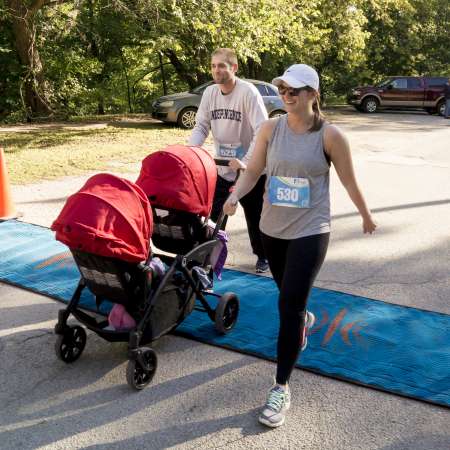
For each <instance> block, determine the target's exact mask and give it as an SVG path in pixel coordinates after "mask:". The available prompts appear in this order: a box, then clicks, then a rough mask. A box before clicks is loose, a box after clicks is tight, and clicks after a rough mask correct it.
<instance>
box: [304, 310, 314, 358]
mask: <svg viewBox="0 0 450 450" xmlns="http://www.w3.org/2000/svg"><path fill="white" fill-rule="evenodd" d="M315 321H316V318H315V317H314V314H313V313H312V312H309V311H306V314H305V327H304V328H303V339H302V351H303V350H305V348H306V346H307V345H308V336H306V333H307V332H308V330H309V329H310V328H312V327H313V325H314V322H315Z"/></svg>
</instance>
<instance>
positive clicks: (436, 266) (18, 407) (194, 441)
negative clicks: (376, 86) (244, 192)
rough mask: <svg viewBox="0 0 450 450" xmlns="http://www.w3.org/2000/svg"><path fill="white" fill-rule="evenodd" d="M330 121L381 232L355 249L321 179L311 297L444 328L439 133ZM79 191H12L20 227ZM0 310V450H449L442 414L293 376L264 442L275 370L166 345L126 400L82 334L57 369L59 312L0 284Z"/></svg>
mask: <svg viewBox="0 0 450 450" xmlns="http://www.w3.org/2000/svg"><path fill="white" fill-rule="evenodd" d="M330 117H331V119H332V120H334V122H335V123H337V124H338V125H340V126H341V127H342V128H343V129H344V130H345V131H346V132H347V135H348V136H349V139H350V142H351V145H352V149H353V154H354V162H355V167H356V171H357V174H358V178H359V181H360V184H361V185H362V187H363V189H364V192H365V194H366V197H367V199H368V202H369V204H370V206H371V207H372V209H373V210H374V211H375V212H376V217H377V220H378V222H379V225H380V228H379V231H378V232H377V234H376V235H374V236H370V237H368V236H363V235H362V233H361V230H360V227H361V226H360V220H359V217H358V216H357V215H356V214H355V211H354V208H353V206H352V204H351V203H350V201H349V200H348V198H347V197H346V194H345V192H344V191H343V189H342V187H341V186H340V185H339V183H338V181H337V179H336V177H335V176H333V179H332V201H333V206H332V208H333V210H332V212H333V216H334V220H333V232H332V241H331V245H330V249H329V252H328V256H327V260H326V263H325V265H324V267H323V269H322V270H321V272H320V274H319V278H318V281H317V283H316V285H317V286H320V287H326V288H330V289H337V290H340V291H344V292H349V293H354V294H358V295H363V296H367V297H372V298H377V299H381V300H385V301H388V302H392V303H398V304H402V305H410V306H415V307H420V308H425V309H431V310H435V311H441V312H444V313H447V314H450V304H449V302H448V299H449V298H450V277H449V271H448V267H449V266H450V240H449V232H448V230H449V226H450V213H449V211H450V208H449V204H450V121H448V120H447V121H446V120H445V119H442V118H439V117H436V116H433V117H431V116H428V115H424V114H420V113H408V114H404V113H383V114H376V115H370V116H369V115H363V114H356V113H354V112H351V111H350V110H347V109H346V110H343V111H337V112H336V111H335V112H332V113H331V114H330ZM135 175H136V174H135V173H133V174H130V178H134V177H135ZM84 179H85V178H83V179H81V178H69V179H65V180H60V181H55V182H46V183H42V184H39V185H32V186H25V187H19V186H14V187H13V194H14V199H15V202H16V205H17V207H18V209H19V210H21V211H23V212H24V217H23V219H24V220H26V221H29V222H32V223H39V224H42V225H47V226H48V225H49V224H50V223H51V221H52V219H53V218H54V217H55V216H56V214H57V212H58V211H59V209H60V208H61V206H62V204H63V202H64V199H65V198H66V196H67V195H69V194H70V193H72V192H74V191H75V190H76V189H78V188H79V187H80V186H81V184H82V183H83V181H84ZM230 234H231V252H230V259H229V264H230V266H232V267H236V268H239V269H241V270H252V268H253V264H254V260H253V257H252V256H251V255H250V250H249V244H248V240H247V238H246V231H245V227H244V222H243V217H242V214H241V215H239V216H237V217H234V218H232V219H231V221H230ZM0 298H1V299H2V301H1V302H0V309H1V311H0V355H1V371H0V405H1V408H0V448H1V449H15V448H17V449H31V448H48V449H59V448H61V449H63V448H64V449H67V448H89V449H91V448H92V449H105V450H106V449H107V450H110V449H134V448H136V449H138V448H139V449H141V448H148V449H161V448H177V449H198V448H200V449H213V448H214V449H219V448H227V449H229V450H232V449H294V448H295V449H318V450H319V449H320V450H340V449H342V450H344V449H345V450H352V449H361V450H369V449H383V450H430V449H433V450H440V449H442V450H444V449H445V450H448V449H449V448H450V427H449V424H450V411H449V410H448V409H445V408H441V407H437V406H432V405H428V404H425V403H422V402H418V401H414V400H409V399H405V398H401V397H398V396H395V395H391V394H386V393H382V392H378V391H375V390H372V389H368V388H363V387H359V386H356V385H353V384H349V383H344V382H341V381H337V380H333V379H330V378H326V377H321V376H318V375H313V374H311V373H307V372H304V371H301V370H295V371H294V375H293V377H292V382H291V386H292V389H293V395H294V399H293V407H292V409H291V411H290V414H289V417H288V420H287V422H286V425H285V426H284V427H282V428H281V429H278V430H275V431H271V430H266V429H264V428H263V427H261V426H260V425H259V424H258V423H257V420H256V419H257V415H258V409H259V407H260V406H261V404H262V403H263V401H264V398H265V391H266V388H267V387H268V386H269V384H270V383H271V377H272V375H273V373H274V365H273V364H272V363H269V362H267V361H263V360H260V359H257V358H253V357H248V356H244V355H241V354H239V353H234V352H230V351H226V350H222V349H218V348H215V347H211V346H208V345H203V344H199V343H196V342H193V341H190V340H186V339H182V338H175V337H173V336H166V337H164V338H162V339H161V340H160V341H159V343H158V344H157V347H156V350H157V352H158V356H159V362H160V367H159V370H158V373H157V376H156V377H155V379H154V382H153V384H152V385H151V387H149V388H147V389H146V390H144V391H143V392H140V393H133V392H130V390H129V389H128V387H127V386H126V384H125V379H124V370H125V365H126V363H125V349H126V345H124V344H113V345H110V344H107V343H106V342H105V341H102V340H101V339H100V338H98V337H97V336H95V335H92V334H90V335H89V337H88V345H87V348H86V350H85V353H84V354H83V356H82V358H81V359H80V360H79V361H78V362H77V363H76V364H74V365H72V366H67V365H64V364H63V363H61V362H59V361H57V360H56V359H55V356H54V352H53V342H54V336H53V335H52V331H51V330H52V326H53V324H54V322H55V317H56V311H57V309H58V308H59V305H58V304H56V303H55V302H54V301H52V300H50V299H48V298H45V297H42V296H39V295H34V294H30V293H28V292H25V291H22V290H20V289H16V288H12V287H10V286H7V285H4V284H1V283H0Z"/></svg>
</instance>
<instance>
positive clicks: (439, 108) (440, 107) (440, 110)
mask: <svg viewBox="0 0 450 450" xmlns="http://www.w3.org/2000/svg"><path fill="white" fill-rule="evenodd" d="M436 109H437V112H438V114H439V115H440V116H444V114H445V100H441V101H440V102H439V103H438V105H437V108H436Z"/></svg>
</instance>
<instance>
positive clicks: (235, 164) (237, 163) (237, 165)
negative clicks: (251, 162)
mask: <svg viewBox="0 0 450 450" xmlns="http://www.w3.org/2000/svg"><path fill="white" fill-rule="evenodd" d="M228 167H231V168H232V169H233V170H245V169H246V168H247V166H246V165H245V164H244V163H243V162H242V161H241V160H240V159H237V158H233V159H231V160H230V162H229V163H228Z"/></svg>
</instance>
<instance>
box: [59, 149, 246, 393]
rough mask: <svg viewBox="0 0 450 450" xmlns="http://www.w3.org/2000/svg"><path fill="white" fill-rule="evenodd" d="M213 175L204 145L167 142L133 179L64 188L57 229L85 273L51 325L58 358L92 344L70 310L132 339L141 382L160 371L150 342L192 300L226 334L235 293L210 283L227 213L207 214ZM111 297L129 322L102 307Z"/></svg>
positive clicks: (69, 358) (135, 374)
mask: <svg viewBox="0 0 450 450" xmlns="http://www.w3.org/2000/svg"><path fill="white" fill-rule="evenodd" d="M216 177H217V172H216V166H215V162H214V160H213V158H212V157H211V156H210V155H209V153H208V152H206V151H205V150H203V149H200V148H191V147H185V146H170V147H167V148H165V149H164V150H161V151H158V152H155V153H153V154H151V155H149V156H148V157H147V158H145V159H144V160H143V162H142V169H141V173H140V175H139V178H138V179H137V181H136V183H132V182H131V181H128V180H125V179H122V178H119V177H116V176H114V175H110V174H98V175H95V176H93V177H91V178H90V179H89V180H88V181H87V182H86V184H85V185H84V186H83V187H82V188H81V189H80V191H78V192H77V193H75V194H74V195H72V196H71V197H69V198H68V200H67V202H66V204H65V206H64V208H63V209H62V211H61V213H60V214H59V216H58V218H57V219H56V220H55V222H54V223H53V225H52V230H54V231H55V232H56V239H57V240H59V241H61V242H63V243H64V244H66V245H67V246H68V247H69V249H70V251H71V253H72V255H73V257H74V260H75V262H76V264H77V266H78V269H79V271H80V275H81V277H80V280H79V283H78V286H77V288H76V289H75V292H74V294H73V296H72V299H71V300H70V302H69V304H68V306H67V307H66V308H65V309H62V310H60V311H59V313H58V322H57V324H56V326H55V333H56V335H57V341H56V343H55V351H56V354H57V356H58V357H59V358H60V359H61V360H62V361H64V362H66V363H70V362H73V361H75V360H77V359H78V358H79V357H80V355H81V353H82V352H83V350H84V347H85V344H86V332H85V330H84V328H83V327H82V326H80V325H69V324H68V323H67V321H68V318H69V316H70V315H73V316H74V317H75V318H76V319H77V320H78V322H80V323H81V324H83V325H85V327H87V328H88V329H90V330H92V331H94V332H95V333H96V334H98V335H99V336H101V337H102V338H104V339H106V340H108V341H110V342H128V359H129V361H128V365H127V370H126V378H127V382H128V384H129V385H130V386H131V387H133V388H134V389H137V390H140V389H143V388H144V387H145V386H147V385H148V384H149V383H150V382H151V380H152V378H153V376H154V374H155V372H156V368H157V356H156V353H155V351H154V350H153V349H152V348H151V347H150V344H151V343H152V342H153V341H155V340H156V339H158V338H159V337H161V336H163V335H164V334H167V333H169V332H170V331H172V330H174V329H175V328H176V327H177V326H178V325H179V324H180V323H181V322H182V321H183V320H184V319H185V318H186V317H187V316H188V315H189V314H190V313H191V312H192V311H193V310H194V309H196V310H200V311H203V312H205V313H206V314H207V315H208V316H209V318H210V319H211V320H212V321H213V322H214V324H215V328H216V330H217V332H219V333H221V334H224V333H227V332H229V331H230V330H231V329H232V328H233V326H234V324H235V323H236V320H237V316H238V312H239V299H238V297H237V295H236V294H234V293H232V292H227V293H224V294H223V295H220V294H217V293H215V292H214V291H213V283H212V280H213V272H214V270H215V269H217V263H218V262H217V260H218V255H219V254H220V253H221V250H223V245H224V244H223V242H222V241H221V240H220V239H219V233H220V231H219V230H220V226H221V221H222V220H223V218H219V220H218V221H217V223H216V224H215V225H213V224H212V223H211V221H209V220H208V219H209V214H210V211H211V208H212V200H213V195H214V188H215V183H216ZM151 242H152V243H153V247H156V250H152V247H151ZM158 250H159V251H160V253H156V252H157V251H158ZM222 256H223V254H222ZM156 261H158V263H159V264H154V263H155V262H156ZM222 262H223V261H222ZM161 267H162V268H163V270H161ZM216 273H217V272H216ZM85 288H88V290H89V291H91V293H92V294H93V295H94V297H95V302H96V305H95V307H94V308H93V307H92V305H90V306H89V305H86V301H89V298H88V297H86V296H85V295H84V292H83V291H84V289H85ZM211 302H212V304H213V305H214V307H213V306H211V304H210V303H211ZM111 307H112V308H113V310H114V309H115V308H119V307H120V308H122V311H123V313H124V315H125V316H124V317H127V318H128V319H129V321H128V326H127V327H122V326H119V325H120V324H119V325H117V324H115V325H116V326H112V325H111V321H110V320H108V319H107V318H106V317H105V311H106V310H108V309H111ZM110 316H111V313H110ZM130 323H131V325H130Z"/></svg>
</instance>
